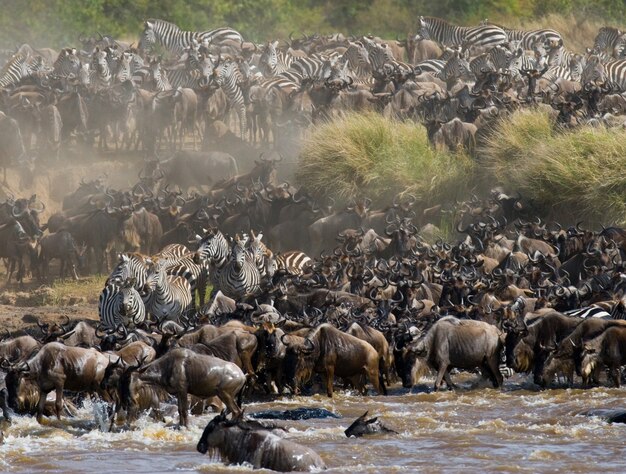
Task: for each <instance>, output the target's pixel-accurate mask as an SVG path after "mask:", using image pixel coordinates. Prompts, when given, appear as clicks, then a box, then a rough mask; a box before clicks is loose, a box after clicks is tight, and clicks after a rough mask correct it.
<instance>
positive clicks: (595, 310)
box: [563, 305, 613, 319]
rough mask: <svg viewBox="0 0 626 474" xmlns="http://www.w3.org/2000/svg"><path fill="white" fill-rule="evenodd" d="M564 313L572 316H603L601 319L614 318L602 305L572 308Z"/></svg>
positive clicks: (583, 317)
mask: <svg viewBox="0 0 626 474" xmlns="http://www.w3.org/2000/svg"><path fill="white" fill-rule="evenodd" d="M563 314H566V315H568V316H572V317H575V318H582V319H587V318H601V319H613V316H612V315H611V313H609V312H607V311H606V310H605V309H604V308H602V307H600V306H595V305H591V306H587V307H586V308H578V309H572V310H570V311H565V312H564V313H563Z"/></svg>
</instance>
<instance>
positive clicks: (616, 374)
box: [609, 365, 621, 388]
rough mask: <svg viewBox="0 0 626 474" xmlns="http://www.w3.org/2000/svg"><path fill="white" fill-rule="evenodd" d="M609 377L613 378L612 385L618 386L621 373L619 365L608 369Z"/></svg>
mask: <svg viewBox="0 0 626 474" xmlns="http://www.w3.org/2000/svg"><path fill="white" fill-rule="evenodd" d="M609 377H610V378H611V379H612V380H613V386H614V387H616V388H619V386H620V378H621V374H620V371H619V365H618V366H617V367H611V368H610V369H609Z"/></svg>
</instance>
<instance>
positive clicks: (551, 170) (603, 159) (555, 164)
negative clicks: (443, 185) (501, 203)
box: [481, 111, 626, 224]
mask: <svg viewBox="0 0 626 474" xmlns="http://www.w3.org/2000/svg"><path fill="white" fill-rule="evenodd" d="M481 152H482V156H483V161H484V163H485V165H486V169H488V170H490V172H491V173H493V175H494V177H495V178H496V180H497V181H498V182H500V183H502V184H503V185H504V186H505V187H506V188H507V189H510V190H517V191H519V192H521V193H522V195H523V196H524V197H526V198H528V199H530V200H531V201H533V202H534V204H535V206H536V208H537V210H538V211H539V212H540V213H542V214H544V215H547V216H552V217H558V218H559V220H560V219H563V218H564V219H565V220H567V219H570V220H571V221H574V220H580V219H585V220H586V221H588V222H591V223H596V224H599V223H605V224H606V223H611V222H616V223H626V177H625V176H624V174H623V169H624V165H626V130H624V129H622V128H619V129H617V128H615V129H607V128H604V127H599V128H592V127H587V126H582V127H578V128H576V129H573V130H561V129H556V128H555V127H554V126H553V124H551V123H550V120H549V118H548V116H547V115H546V114H544V113H542V112H538V111H534V112H532V111H524V112H516V113H514V114H512V115H511V116H510V117H508V118H505V119H503V120H501V121H500V122H499V123H498V124H497V125H496V126H495V128H494V130H493V132H492V133H491V135H490V136H489V137H488V138H487V142H486V144H485V145H484V146H483V147H482V150H481Z"/></svg>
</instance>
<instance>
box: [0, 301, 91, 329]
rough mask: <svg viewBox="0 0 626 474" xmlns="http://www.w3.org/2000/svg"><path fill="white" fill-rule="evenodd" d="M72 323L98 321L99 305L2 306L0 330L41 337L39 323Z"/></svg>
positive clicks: (0, 307)
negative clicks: (69, 321)
mask: <svg viewBox="0 0 626 474" xmlns="http://www.w3.org/2000/svg"><path fill="white" fill-rule="evenodd" d="M66 317H67V318H69V319H70V320H71V321H84V320H93V321H97V320H98V305H97V304H77V305H73V306H31V307H29V306H24V307H21V306H10V305H4V304H3V305H0V328H2V332H3V333H5V330H7V331H9V332H11V333H15V334H16V335H19V334H21V333H23V332H27V333H29V334H31V335H39V334H40V332H39V328H38V327H37V321H38V320H39V321H40V322H42V323H44V322H46V323H51V322H58V323H66V322H67V319H66Z"/></svg>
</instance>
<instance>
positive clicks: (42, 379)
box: [10, 342, 109, 423]
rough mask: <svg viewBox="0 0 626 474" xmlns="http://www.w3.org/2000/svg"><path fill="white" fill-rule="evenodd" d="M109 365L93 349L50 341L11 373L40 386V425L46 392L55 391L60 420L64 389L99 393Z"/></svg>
mask: <svg viewBox="0 0 626 474" xmlns="http://www.w3.org/2000/svg"><path fill="white" fill-rule="evenodd" d="M108 364H109V358H108V357H107V356H106V355H104V354H102V353H100V352H98V351H97V350H95V349H84V348H82V347H67V346H65V345H64V344H61V343H59V342H50V343H48V344H46V345H44V346H43V347H42V348H41V350H40V351H39V352H38V353H37V354H36V355H35V356H33V357H32V358H30V359H29V360H27V361H24V362H22V363H19V364H15V365H13V366H12V367H11V369H10V371H11V372H16V373H17V374H18V375H19V376H21V377H24V378H25V379H27V380H32V381H33V382H34V383H35V384H36V385H37V386H38V387H39V392H40V394H39V402H38V404H37V421H38V422H40V423H41V421H42V417H43V410H44V405H45V403H46V397H47V395H48V393H50V392H51V391H52V390H55V391H56V402H55V409H56V416H57V418H59V419H60V418H61V409H62V408H63V390H70V391H73V392H89V393H94V392H99V390H100V388H99V385H100V382H101V381H102V378H103V377H104V371H105V369H106V367H107V365H108ZM18 382H19V377H18Z"/></svg>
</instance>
